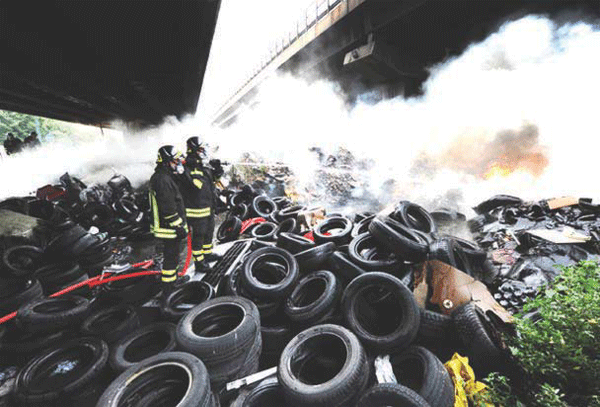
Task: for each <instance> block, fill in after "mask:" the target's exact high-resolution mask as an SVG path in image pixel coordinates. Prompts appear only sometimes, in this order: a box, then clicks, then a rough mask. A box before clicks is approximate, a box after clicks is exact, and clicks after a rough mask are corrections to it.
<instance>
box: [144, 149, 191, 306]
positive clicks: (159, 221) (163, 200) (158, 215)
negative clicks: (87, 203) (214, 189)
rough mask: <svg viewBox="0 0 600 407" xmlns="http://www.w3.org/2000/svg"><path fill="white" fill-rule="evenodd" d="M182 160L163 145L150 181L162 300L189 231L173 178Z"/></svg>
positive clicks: (173, 278)
mask: <svg viewBox="0 0 600 407" xmlns="http://www.w3.org/2000/svg"><path fill="white" fill-rule="evenodd" d="M182 158H183V157H182V154H181V153H180V152H178V151H176V150H175V148H174V147H173V146H162V147H161V148H160V149H159V150H158V158H157V160H156V164H157V165H156V169H155V170H154V174H153V175H152V177H151V178H150V207H151V210H152V218H153V223H152V225H151V230H152V233H153V234H154V237H156V238H157V239H159V241H160V242H162V244H163V254H164V260H163V267H162V273H161V274H162V275H161V281H162V289H163V298H166V297H167V296H168V295H169V294H170V293H171V292H172V291H173V287H174V283H175V281H176V280H177V265H178V264H179V253H180V244H181V241H182V240H183V239H184V238H185V237H186V236H187V232H188V228H187V223H186V220H185V207H184V204H183V198H182V196H181V193H180V192H179V187H178V185H177V183H176V181H175V180H176V178H175V177H176V176H177V175H180V174H182V173H183V172H184V168H183V162H182Z"/></svg>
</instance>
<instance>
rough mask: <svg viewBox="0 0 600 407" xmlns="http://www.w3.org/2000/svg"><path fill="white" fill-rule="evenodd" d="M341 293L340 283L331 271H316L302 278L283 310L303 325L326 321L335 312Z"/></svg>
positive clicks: (291, 318) (290, 317) (294, 320)
mask: <svg viewBox="0 0 600 407" xmlns="http://www.w3.org/2000/svg"><path fill="white" fill-rule="evenodd" d="M340 294H341V288H340V285H339V283H338V281H337V279H336V278H335V275H334V274H333V273H332V272H331V271H326V270H321V271H315V272H314V273H310V274H309V275H307V276H306V277H304V278H303V279H302V280H300V282H299V283H298V285H297V286H296V288H294V291H293V292H292V293H291V294H290V296H289V297H288V298H287V300H286V301H285V303H284V307H283V310H284V312H285V314H286V315H287V316H288V318H289V319H290V320H291V321H292V322H295V323H298V324H301V325H305V326H307V325H315V324H319V323H325V322H326V320H327V319H328V318H330V317H331V315H332V314H333V313H334V312H335V310H336V308H337V305H338V303H339V299H340ZM317 295H318V296H317Z"/></svg>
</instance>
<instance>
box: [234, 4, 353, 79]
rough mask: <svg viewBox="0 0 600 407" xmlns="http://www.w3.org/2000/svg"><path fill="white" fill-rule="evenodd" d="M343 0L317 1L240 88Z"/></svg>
mask: <svg viewBox="0 0 600 407" xmlns="http://www.w3.org/2000/svg"><path fill="white" fill-rule="evenodd" d="M341 1H342V0H316V1H315V2H313V3H312V4H311V5H310V6H309V7H308V8H307V9H306V11H305V13H304V15H303V16H302V17H300V18H299V19H298V20H297V21H296V27H294V28H293V29H292V30H290V31H288V32H287V33H285V34H283V35H281V36H279V37H278V38H277V39H276V40H275V41H274V42H273V43H272V44H271V46H270V47H269V50H268V51H267V53H266V54H265V56H264V57H263V58H262V59H261V61H260V62H259V63H258V65H257V66H255V67H254V68H253V69H252V70H251V73H250V74H249V75H248V76H247V77H246V79H245V80H244V82H243V83H242V84H241V85H240V87H243V86H245V85H246V84H247V83H248V82H250V81H251V80H252V79H254V77H255V76H256V75H258V74H259V73H260V72H261V71H262V70H263V69H264V68H265V67H266V66H268V65H269V64H270V63H271V61H273V60H274V59H275V58H277V57H278V56H279V55H280V54H281V53H282V52H283V51H285V50H286V49H287V48H288V47H289V46H290V45H292V44H293V43H294V41H295V40H296V39H298V38H299V37H300V36H301V35H302V34H304V33H305V32H306V31H307V30H309V29H310V28H311V27H313V26H314V25H315V24H317V22H319V21H320V20H321V19H322V18H323V17H325V16H326V15H327V14H328V13H329V12H330V11H331V10H332V9H333V8H334V7H335V6H337V5H338V3H340V2H341Z"/></svg>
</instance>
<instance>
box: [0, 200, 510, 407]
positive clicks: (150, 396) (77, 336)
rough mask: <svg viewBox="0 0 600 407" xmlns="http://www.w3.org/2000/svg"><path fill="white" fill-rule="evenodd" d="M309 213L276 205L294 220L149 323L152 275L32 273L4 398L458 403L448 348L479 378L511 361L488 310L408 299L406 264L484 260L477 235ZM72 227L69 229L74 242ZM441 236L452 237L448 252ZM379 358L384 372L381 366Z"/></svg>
mask: <svg viewBox="0 0 600 407" xmlns="http://www.w3.org/2000/svg"><path fill="white" fill-rule="evenodd" d="M246 192H248V191H246ZM262 196H263V195H257V196H255V197H254V199H256V198H261V197H262ZM238 199H239V198H238ZM261 201H262V202H264V200H263V198H261ZM273 202H274V205H275V206H276V207H278V205H279V202H276V201H273ZM281 202H284V200H281ZM284 205H285V203H284ZM302 210H303V207H296V206H293V205H288V206H283V207H282V209H277V212H276V213H275V214H270V215H272V216H270V217H271V218H272V219H273V220H274V222H273V223H275V222H279V223H277V227H278V228H279V227H281V226H282V225H284V224H285V226H284V227H285V229H283V228H282V230H281V231H280V233H278V234H275V235H274V236H273V237H272V238H269V239H263V240H262V243H261V244H257V245H256V248H253V249H252V250H251V251H250V252H249V253H247V254H246V255H245V257H244V259H243V261H242V262H241V263H240V265H239V266H238V267H237V268H236V269H235V270H233V271H232V272H231V273H230V274H229V275H227V276H225V278H224V279H223V280H222V281H221V283H220V284H219V286H218V289H217V290H215V289H214V288H213V287H212V286H210V285H209V284H207V283H204V282H202V281H190V282H187V283H185V284H181V285H179V286H177V288H176V289H175V290H174V291H173V292H171V293H170V294H169V295H168V296H166V297H165V298H164V299H163V300H162V301H164V306H163V307H162V308H161V313H160V314H158V315H154V316H153V317H152V318H150V319H148V318H147V317H146V316H144V315H146V314H144V313H143V312H142V311H143V310H144V309H145V307H144V304H146V303H147V302H148V301H149V300H152V299H155V298H157V295H159V287H160V286H159V285H158V279H157V277H156V276H145V277H139V278H134V279H124V280H118V281H113V282H110V283H108V284H105V285H103V286H102V287H99V288H97V289H94V290H91V291H90V290H87V291H83V292H80V291H77V292H76V295H68V296H61V297H57V298H43V294H44V288H45V287H43V285H42V284H40V282H39V280H35V281H34V280H31V278H20V279H18V280H15V281H19V282H20V284H21V285H19V286H18V287H17V286H16V285H15V286H14V287H11V286H10V284H6V286H5V287H4V286H3V288H6V290H4V289H3V290H1V291H0V304H4V307H5V308H4V310H5V311H6V312H11V311H14V309H16V308H19V307H20V308H19V310H18V312H17V317H16V319H15V320H14V321H11V322H8V323H5V324H1V325H0V361H2V362H1V363H0V372H4V371H6V372H8V373H7V374H6V377H11V378H12V379H11V380H12V381H11V383H12V385H11V386H8V387H10V390H9V391H6V392H5V393H2V392H0V405H3V404H2V403H3V402H4V403H6V404H7V405H11V404H9V403H14V402H16V403H17V405H23V406H30V405H31V406H40V405H44V406H59V405H60V406H99V407H100V406H102V407H104V406H115V407H116V406H123V405H140V406H152V405H178V406H209V407H210V406H218V405H223V406H232V407H252V406H265V405H286V406H291V407H303V406H349V407H350V406H388V405H389V406H392V405H402V406H409V407H410V406H418V407H427V406H430V407H451V406H453V405H454V388H453V382H452V380H451V379H450V376H449V375H448V373H447V371H446V370H445V368H444V367H443V363H442V362H443V361H447V360H448V359H449V358H450V357H451V356H452V354H453V353H454V352H458V353H460V354H462V355H466V356H468V357H469V360H470V363H471V365H472V366H473V368H474V369H475V372H476V374H477V376H478V377H481V376H483V375H485V374H486V373H487V372H490V371H497V370H499V369H501V368H502V366H503V363H504V354H503V351H502V349H501V343H500V342H499V338H498V336H497V332H496V330H495V327H494V325H493V324H492V321H490V320H489V318H488V316H487V315H485V314H484V313H483V312H482V311H481V310H480V309H479V308H477V307H476V306H474V305H473V304H466V305H464V306H462V307H459V308H458V309H457V310H456V311H455V312H454V313H453V314H452V315H445V314H443V313H442V312H441V311H442V310H440V309H434V308H428V309H421V308H419V306H418V305H417V303H416V300H415V297H414V295H413V288H414V287H413V284H414V282H413V281H412V278H411V276H412V275H413V273H412V272H411V271H412V270H413V266H415V265H417V264H418V263H420V262H422V261H424V260H427V259H438V260H441V261H446V262H448V261H451V260H452V257H451V255H455V257H454V259H456V258H457V257H459V258H463V259H467V258H468V261H469V263H468V264H469V265H472V264H478V263H477V262H479V261H480V260H482V257H481V253H479V252H478V251H477V250H476V246H467V244H465V243H464V242H461V243H456V242H458V241H459V240H458V239H454V238H452V237H450V236H445V235H439V234H438V232H437V229H436V225H435V222H434V221H433V219H432V218H431V216H430V215H429V214H428V212H427V211H426V210H425V209H423V208H421V207H420V206H418V205H415V204H413V203H409V202H401V203H400V204H399V205H398V206H397V207H396V208H395V210H394V211H392V212H390V213H389V214H386V215H382V214H379V215H373V214H369V213H360V214H356V215H355V216H354V217H353V218H352V219H350V218H348V217H345V216H342V215H338V214H336V215H331V216H329V217H326V218H325V219H324V220H322V221H321V222H319V223H318V224H317V225H315V227H314V228H313V229H312V230H310V232H312V233H311V236H312V239H311V238H307V237H305V235H306V232H308V230H301V229H300V227H299V226H298V223H299V222H298V219H297V216H298V213H300V211H302ZM286 222H287V223H286ZM71 229H72V227H70V228H69V229H65V230H69V233H67V235H66V236H65V237H63V238H62V239H65V240H67V237H69V239H74V238H75V236H76V235H77V234H78V233H79V232H77V230H71ZM81 238H82V237H80V239H81ZM448 241H450V242H454V243H456V244H454V243H451V244H450V245H448V246H446V250H445V251H444V250H442V249H443V247H442V245H443V243H441V242H448ZM58 242H61V239H58ZM53 244H58V243H56V242H54V243H53ZM61 244H63V245H65V246H68V247H69V248H72V247H73V245H66V244H65V243H64V242H61ZM75 246H76V245H75ZM92 247H93V246H92ZM253 247H254V246H253ZM457 247H458V249H457ZM451 249H452V251H450V250H451ZM454 250H457V251H456V252H455V251H454ZM23 253H30V254H32V253H37V252H36V251H31V252H27V251H25V250H24V249H23ZM456 253H458V254H456ZM43 255H44V251H42V252H41V254H40V256H43ZM467 255H468V256H470V257H465V256H467ZM444 256H446V257H444ZM31 257H32V258H33V257H35V256H34V255H33V254H32V255H31ZM42 258H43V257H39V259H42ZM36 259H37V258H36ZM36 261H38V260H36ZM481 263H483V262H481ZM20 264H21V265H22V266H23V267H25V268H28V270H29V273H30V274H27V273H26V275H31V276H33V275H34V274H35V272H36V271H37V270H38V268H37V266H33V265H31V264H30V263H29V262H28V261H26V260H25V254H23V259H22V260H21V261H20ZM454 264H456V265H457V266H459V267H466V266H465V264H466V263H460V262H458V261H456V262H455V263H454ZM2 281H4V280H0V282H2ZM10 281H11V282H13V280H10ZM3 284H5V283H3ZM11 289H12V290H13V291H11ZM5 292H6V293H11V294H9V295H7V294H5ZM17 292H20V293H23V292H28V293H29V294H26V295H21V294H16V293H17ZM19 295H21V296H20V297H19ZM3 296H5V297H9V298H10V301H8V300H7V301H5V298H4V297H3ZM380 356H381V357H386V358H387V360H388V362H387V363H388V365H389V366H388V367H389V369H388V370H389V371H388V374H387V375H384V376H385V377H384V376H382V375H381V374H380V373H381V372H378V370H377V368H376V366H375V363H374V361H375V360H376V359H379V357H380ZM272 367H277V375H276V377H271V378H268V379H266V380H263V381H261V382H259V383H255V384H253V385H251V386H245V387H243V388H242V389H241V391H238V392H237V393H234V394H231V393H230V392H228V390H229V387H228V386H227V384H228V383H232V382H234V381H236V380H238V379H243V378H245V377H247V376H249V375H251V374H253V373H256V372H258V371H260V370H264V369H268V368H272ZM11 372H12V373H11ZM49 372H60V374H58V375H51V374H50V373H49ZM9 373H10V375H9ZM382 377H383V378H382ZM0 384H1V383H0ZM58 389H60V390H58Z"/></svg>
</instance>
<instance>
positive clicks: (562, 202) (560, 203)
mask: <svg viewBox="0 0 600 407" xmlns="http://www.w3.org/2000/svg"><path fill="white" fill-rule="evenodd" d="M577 204H579V198H574V197H572V196H563V197H562V198H554V199H549V200H548V207H549V208H550V210H553V209H559V208H564V207H565V206H573V205H577Z"/></svg>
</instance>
